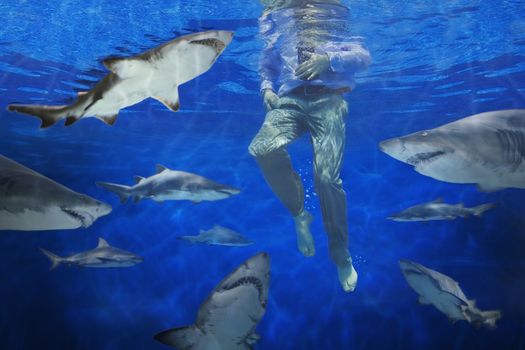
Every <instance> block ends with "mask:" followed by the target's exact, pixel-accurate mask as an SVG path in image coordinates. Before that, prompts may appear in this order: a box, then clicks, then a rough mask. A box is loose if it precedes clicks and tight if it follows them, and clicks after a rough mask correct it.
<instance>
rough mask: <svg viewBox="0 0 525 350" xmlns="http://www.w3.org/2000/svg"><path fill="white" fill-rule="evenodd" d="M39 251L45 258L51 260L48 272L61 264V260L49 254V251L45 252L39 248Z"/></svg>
mask: <svg viewBox="0 0 525 350" xmlns="http://www.w3.org/2000/svg"><path fill="white" fill-rule="evenodd" d="M40 251H41V252H42V253H44V255H45V256H47V257H48V258H49V260H51V267H50V268H49V271H51V270H54V269H56V267H57V266H58V265H60V263H61V262H62V258H61V257H59V256H58V255H55V254H53V253H51V252H50V251H49V250H46V249H44V248H40Z"/></svg>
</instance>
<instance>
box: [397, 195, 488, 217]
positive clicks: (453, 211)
mask: <svg viewBox="0 0 525 350" xmlns="http://www.w3.org/2000/svg"><path fill="white" fill-rule="evenodd" d="M492 208H494V204H492V203H486V204H481V205H478V206H476V207H473V208H466V207H465V206H464V205H463V203H460V204H446V203H443V200H442V199H441V198H438V199H436V200H435V201H432V202H428V203H423V204H418V205H414V206H412V207H410V208H408V209H405V210H403V211H402V212H400V213H397V214H393V215H391V216H389V217H388V218H389V219H390V220H393V221H430V220H454V219H456V218H458V217H461V218H466V217H468V216H470V215H474V216H481V215H483V213H484V212H486V211H487V210H490V209H492Z"/></svg>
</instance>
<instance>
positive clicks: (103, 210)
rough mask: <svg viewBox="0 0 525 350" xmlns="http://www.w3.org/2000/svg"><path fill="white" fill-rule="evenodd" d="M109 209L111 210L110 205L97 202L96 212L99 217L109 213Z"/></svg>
mask: <svg viewBox="0 0 525 350" xmlns="http://www.w3.org/2000/svg"><path fill="white" fill-rule="evenodd" d="M111 210H112V208H111V205H109V204H106V203H104V202H98V206H97V209H96V212H97V215H98V216H99V217H100V216H104V215H108V214H109V213H111Z"/></svg>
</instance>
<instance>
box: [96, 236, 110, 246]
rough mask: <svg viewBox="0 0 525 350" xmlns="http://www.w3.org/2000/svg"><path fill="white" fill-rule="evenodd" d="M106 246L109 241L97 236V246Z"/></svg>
mask: <svg viewBox="0 0 525 350" xmlns="http://www.w3.org/2000/svg"><path fill="white" fill-rule="evenodd" d="M107 247H109V243H108V242H106V240H105V239H104V238H99V239H98V245H97V248H107Z"/></svg>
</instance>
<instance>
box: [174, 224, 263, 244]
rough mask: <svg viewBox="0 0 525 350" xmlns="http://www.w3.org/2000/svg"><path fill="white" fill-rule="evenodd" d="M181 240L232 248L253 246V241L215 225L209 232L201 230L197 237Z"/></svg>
mask: <svg viewBox="0 0 525 350" xmlns="http://www.w3.org/2000/svg"><path fill="white" fill-rule="evenodd" d="M179 239H182V240H185V241H188V242H191V243H204V244H210V245H224V246H230V247H245V246H248V245H251V244H253V241H250V240H248V239H246V238H244V237H243V236H242V235H240V234H239V233H237V232H235V231H233V230H230V229H229V228H226V227H222V226H219V225H215V226H213V227H212V228H211V229H209V230H201V231H200V232H199V234H198V235H196V236H181V237H179Z"/></svg>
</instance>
